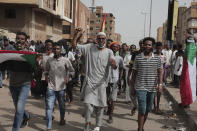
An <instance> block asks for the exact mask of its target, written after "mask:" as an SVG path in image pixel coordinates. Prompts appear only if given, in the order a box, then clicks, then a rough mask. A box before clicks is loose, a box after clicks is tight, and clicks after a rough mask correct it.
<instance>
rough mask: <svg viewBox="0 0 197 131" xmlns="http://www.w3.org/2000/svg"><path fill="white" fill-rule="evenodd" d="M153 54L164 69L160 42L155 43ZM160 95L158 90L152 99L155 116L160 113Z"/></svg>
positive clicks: (164, 58) (163, 57) (164, 60)
mask: <svg viewBox="0 0 197 131" xmlns="http://www.w3.org/2000/svg"><path fill="white" fill-rule="evenodd" d="M155 54H156V55H158V56H159V57H160V59H161V65H162V66H163V69H164V67H165V63H166V57H165V56H164V55H163V54H162V43H161V42H156V52H155ZM163 69H162V73H163ZM162 76H163V75H162ZM163 85H164V84H163ZM161 93H162V92H161V91H160V90H157V92H156V96H155V97H154V112H155V113H156V114H161V113H162V112H161V110H160V108H159V104H160V98H161Z"/></svg>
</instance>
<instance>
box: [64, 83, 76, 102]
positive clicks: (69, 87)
mask: <svg viewBox="0 0 197 131" xmlns="http://www.w3.org/2000/svg"><path fill="white" fill-rule="evenodd" d="M73 84H74V83H73V81H69V82H68V84H67V87H66V94H67V98H68V99H69V102H72V101H73V93H72V91H73Z"/></svg>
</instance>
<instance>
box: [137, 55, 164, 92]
mask: <svg viewBox="0 0 197 131" xmlns="http://www.w3.org/2000/svg"><path fill="white" fill-rule="evenodd" d="M162 68H163V67H162V64H161V59H160V57H159V56H158V55H155V54H153V53H152V56H151V57H150V58H149V59H147V58H146V57H145V56H144V53H141V54H139V55H137V56H136V58H135V61H134V65H133V69H134V70H136V79H135V89H136V90H147V91H149V92H155V91H156V85H157V80H158V79H157V78H158V71H157V70H158V69H162Z"/></svg>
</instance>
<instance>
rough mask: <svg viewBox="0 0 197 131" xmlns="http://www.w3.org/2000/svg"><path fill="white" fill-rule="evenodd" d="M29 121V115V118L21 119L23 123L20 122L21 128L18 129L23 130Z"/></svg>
mask: <svg viewBox="0 0 197 131" xmlns="http://www.w3.org/2000/svg"><path fill="white" fill-rule="evenodd" d="M29 120H30V115H29V117H28V118H26V117H25V118H23V121H22V123H21V127H20V128H24V127H26V126H27V125H28V121H29Z"/></svg>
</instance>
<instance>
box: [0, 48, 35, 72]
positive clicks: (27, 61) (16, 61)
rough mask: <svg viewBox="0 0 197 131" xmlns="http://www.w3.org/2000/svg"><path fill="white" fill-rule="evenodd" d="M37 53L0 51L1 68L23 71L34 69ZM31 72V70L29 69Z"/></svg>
mask: <svg viewBox="0 0 197 131" xmlns="http://www.w3.org/2000/svg"><path fill="white" fill-rule="evenodd" d="M36 57H37V54H36V52H30V51H16V50H0V64H1V67H4V68H6V69H7V68H8V69H16V68H18V70H20V71H23V70H26V69H27V68H34V67H35V64H36ZM27 70H30V69H27Z"/></svg>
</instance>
